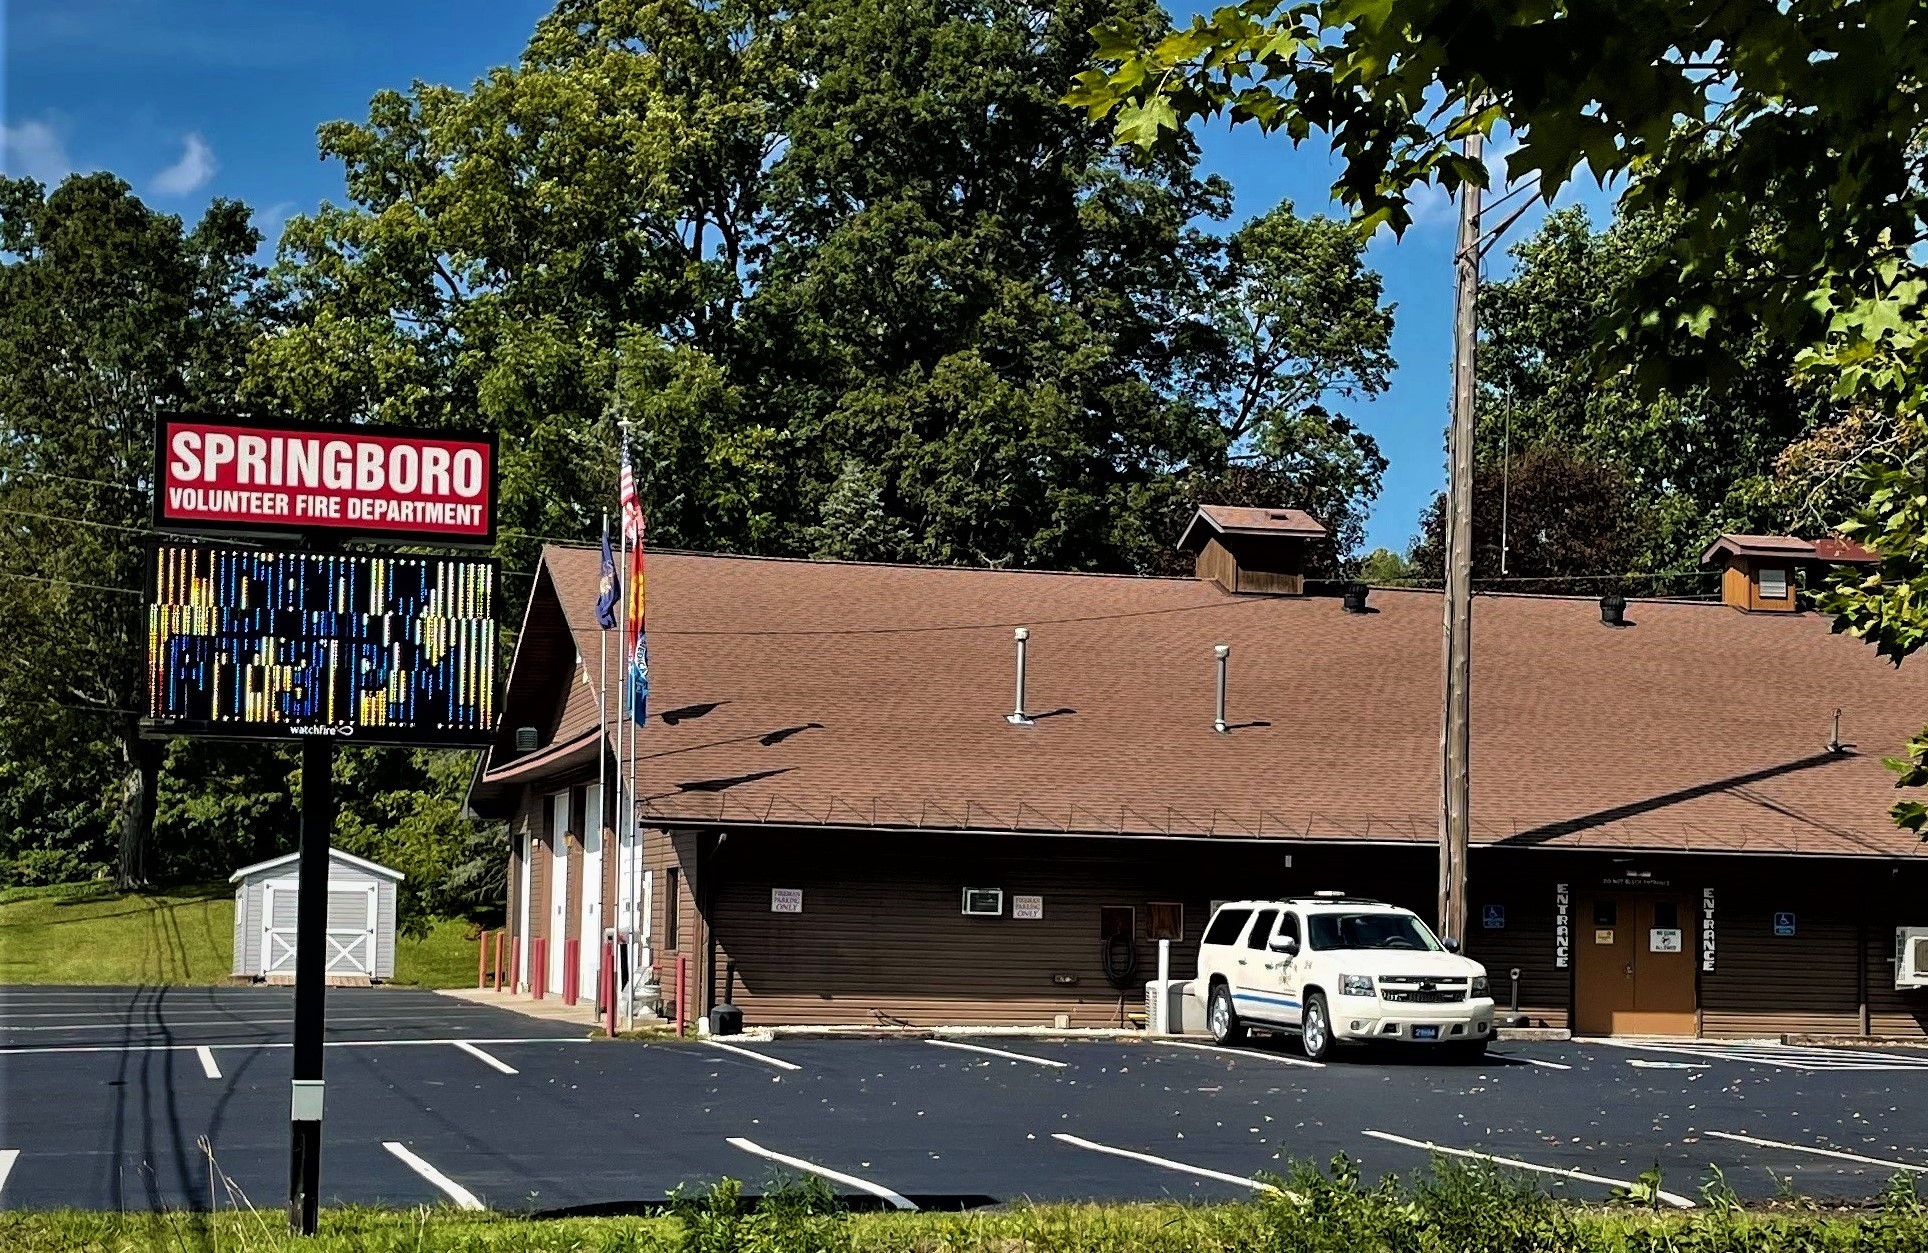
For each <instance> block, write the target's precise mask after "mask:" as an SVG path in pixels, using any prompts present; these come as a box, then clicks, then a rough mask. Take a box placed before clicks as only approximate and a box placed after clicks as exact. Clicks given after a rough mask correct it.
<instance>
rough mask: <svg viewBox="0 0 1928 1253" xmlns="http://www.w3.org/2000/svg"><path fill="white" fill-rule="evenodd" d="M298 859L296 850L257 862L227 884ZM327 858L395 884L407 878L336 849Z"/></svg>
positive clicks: (231, 876)
mask: <svg viewBox="0 0 1928 1253" xmlns="http://www.w3.org/2000/svg"><path fill="white" fill-rule="evenodd" d="M300 857H301V853H300V852H299V851H298V850H297V851H296V852H292V853H283V854H282V855H281V856H279V857H270V858H269V859H268V860H266V861H258V862H256V863H254V865H252V866H243V867H241V869H239V870H237V871H235V872H234V873H233V874H231V875H229V876H228V882H229V883H239V882H241V880H243V879H245V878H247V877H248V876H249V875H252V874H256V873H258V872H260V871H263V870H273V869H274V868H275V867H277V866H287V865H291V864H293V863H294V862H296V861H298V860H299V859H300ZM328 858H329V860H330V861H338V862H342V863H344V864H346V865H350V866H354V867H355V868H356V869H358V870H366V871H367V872H368V873H370V874H372V875H379V876H381V877H382V878H384V879H392V880H394V881H395V882H396V883H400V882H401V881H402V880H403V879H406V878H407V877H408V876H407V875H405V874H403V873H402V872H401V871H399V870H392V869H390V868H389V867H387V866H383V865H378V864H377V863H375V862H372V861H369V860H368V859H367V858H366V857H357V856H355V855H354V854H353V853H344V852H342V851H341V850H340V849H338V848H331V849H329V850H328Z"/></svg>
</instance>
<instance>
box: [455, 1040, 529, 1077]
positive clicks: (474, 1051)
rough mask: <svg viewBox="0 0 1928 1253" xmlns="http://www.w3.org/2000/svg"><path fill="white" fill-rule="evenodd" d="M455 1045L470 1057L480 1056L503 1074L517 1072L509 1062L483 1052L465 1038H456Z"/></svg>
mask: <svg viewBox="0 0 1928 1253" xmlns="http://www.w3.org/2000/svg"><path fill="white" fill-rule="evenodd" d="M455 1047H456V1048H459V1049H461V1050H462V1051H463V1052H464V1053H467V1054H468V1055H469V1056H470V1057H475V1058H480V1059H481V1060H482V1061H483V1062H485V1063H487V1064H488V1065H490V1066H493V1067H495V1068H496V1069H497V1070H499V1071H501V1072H502V1073H503V1074H505V1075H513V1074H517V1073H519V1072H518V1071H517V1070H516V1068H515V1067H514V1066H511V1065H509V1063H507V1062H505V1061H503V1060H502V1059H501V1058H499V1057H497V1056H495V1055H494V1054H493V1053H485V1052H483V1051H482V1050H481V1049H479V1048H477V1047H475V1045H473V1044H470V1043H469V1042H468V1041H467V1040H457V1041H456V1042H455Z"/></svg>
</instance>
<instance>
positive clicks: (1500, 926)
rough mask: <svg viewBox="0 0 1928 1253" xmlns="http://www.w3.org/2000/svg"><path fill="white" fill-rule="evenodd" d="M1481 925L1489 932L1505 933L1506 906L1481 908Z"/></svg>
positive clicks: (1485, 906) (1483, 906) (1484, 906)
mask: <svg viewBox="0 0 1928 1253" xmlns="http://www.w3.org/2000/svg"><path fill="white" fill-rule="evenodd" d="M1479 925H1480V926H1482V927H1485V928H1486V929H1487V930H1488V931H1504V930H1505V929H1506V906H1504V905H1482V906H1480V909H1479Z"/></svg>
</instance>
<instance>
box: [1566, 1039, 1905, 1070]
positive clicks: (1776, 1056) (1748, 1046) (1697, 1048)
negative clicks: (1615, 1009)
mask: <svg viewBox="0 0 1928 1253" xmlns="http://www.w3.org/2000/svg"><path fill="white" fill-rule="evenodd" d="M1587 1043H1591V1044H1601V1045H1607V1046H1609V1047H1612V1048H1619V1049H1636V1050H1639V1051H1640V1052H1644V1053H1664V1054H1667V1055H1669V1056H1678V1057H1698V1058H1702V1059H1705V1060H1708V1061H1717V1062H1734V1063H1736V1064H1737V1065H1742V1066H1775V1067H1779V1068H1780V1069H1782V1070H1815V1071H1819V1070H1856V1071H1869V1070H1882V1071H1895V1070H1928V1055H1924V1056H1920V1057H1909V1056H1906V1055H1905V1054H1900V1053H1876V1052H1868V1051H1864V1050H1861V1049H1827V1048H1817V1047H1815V1046H1813V1045H1793V1044H1756V1043H1753V1042H1734V1041H1714V1040H1709V1041H1707V1042H1705V1043H1701V1044H1658V1043H1648V1042H1645V1041H1634V1040H1610V1039H1598V1040H1589V1041H1587Z"/></svg>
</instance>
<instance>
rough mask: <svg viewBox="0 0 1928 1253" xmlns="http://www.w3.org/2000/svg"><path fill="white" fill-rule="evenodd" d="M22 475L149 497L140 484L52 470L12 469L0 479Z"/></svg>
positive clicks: (0, 473)
mask: <svg viewBox="0 0 1928 1253" xmlns="http://www.w3.org/2000/svg"><path fill="white" fill-rule="evenodd" d="M21 474H24V475H30V476H32V477H34V478H38V479H58V480H60V481H61V482H62V483H85V484H87V485H88V486H90V487H111V488H113V489H115V490H116V491H122V492H133V493H135V494H136V495H140V496H145V495H147V489H146V488H145V487H141V486H139V485H138V484H134V483H117V482H114V481H112V480H110V479H83V478H76V477H75V476H74V475H71V474H55V473H54V472H53V471H52V470H17V469H10V470H5V471H0V477H5V478H12V477H14V476H15V475H21Z"/></svg>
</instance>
